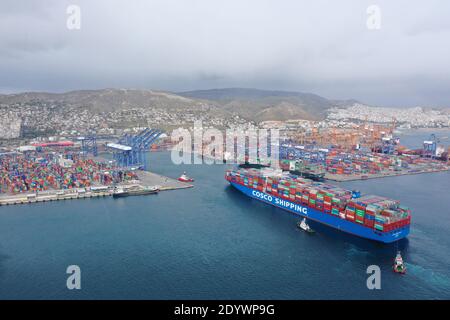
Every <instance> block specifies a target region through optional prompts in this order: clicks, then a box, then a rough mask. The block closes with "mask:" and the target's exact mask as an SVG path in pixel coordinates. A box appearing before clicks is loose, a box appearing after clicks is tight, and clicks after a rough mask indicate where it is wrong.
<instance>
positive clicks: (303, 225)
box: [297, 218, 314, 233]
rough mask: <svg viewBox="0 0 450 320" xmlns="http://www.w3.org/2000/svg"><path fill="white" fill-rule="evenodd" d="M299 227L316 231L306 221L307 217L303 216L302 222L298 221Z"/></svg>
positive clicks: (312, 231)
mask: <svg viewBox="0 0 450 320" xmlns="http://www.w3.org/2000/svg"><path fill="white" fill-rule="evenodd" d="M297 227H299V228H300V229H302V230H303V231H306V232H308V233H314V230H313V229H311V227H310V226H309V225H308V224H307V223H306V218H303V220H302V221H301V222H297Z"/></svg>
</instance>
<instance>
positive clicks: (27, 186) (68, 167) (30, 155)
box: [0, 139, 193, 205]
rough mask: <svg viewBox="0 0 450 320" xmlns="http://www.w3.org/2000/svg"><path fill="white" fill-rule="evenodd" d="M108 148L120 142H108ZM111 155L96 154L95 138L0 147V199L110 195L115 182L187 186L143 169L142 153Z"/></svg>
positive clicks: (122, 186)
mask: <svg viewBox="0 0 450 320" xmlns="http://www.w3.org/2000/svg"><path fill="white" fill-rule="evenodd" d="M83 140H84V139H83ZM110 148H119V149H120V148H122V149H123V148H125V146H123V145H114V144H113V145H110ZM91 152H92V154H91ZM125 153H128V151H126V152H125ZM136 153H138V152H136ZM112 155H113V157H114V158H118V160H114V159H113V160H111V159H107V158H103V157H101V156H99V155H98V150H97V147H96V146H95V144H91V145H89V146H86V144H85V143H82V145H81V146H80V147H77V146H76V145H75V144H74V143H73V142H71V141H62V142H52V143H39V144H35V145H32V146H21V147H18V148H16V150H3V151H2V152H1V153H0V205H10V204H25V203H35V202H45V201H55V200H65V199H83V198H91V197H104V196H111V195H113V193H114V190H115V189H117V188H120V189H125V190H128V189H144V188H148V187H157V189H158V190H159V191H166V190H175V189H183V188H191V187H193V185H192V184H189V183H185V182H180V181H178V180H176V179H172V178H169V177H165V176H161V175H158V174H156V173H152V172H149V171H145V170H143V169H144V168H143V165H140V164H139V163H138V162H137V161H138V160H142V157H143V156H142V155H138V156H136V154H134V155H133V156H135V157H138V158H139V159H137V158H136V159H129V158H127V156H126V154H125V155H124V154H123V153H121V154H120V155H119V154H115V153H114V151H112ZM130 156H131V153H130ZM124 162H127V163H126V165H124Z"/></svg>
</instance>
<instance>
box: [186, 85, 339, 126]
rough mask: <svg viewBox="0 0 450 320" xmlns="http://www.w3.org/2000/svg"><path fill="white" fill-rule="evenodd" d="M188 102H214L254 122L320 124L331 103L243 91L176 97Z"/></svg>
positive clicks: (298, 94)
mask: <svg viewBox="0 0 450 320" xmlns="http://www.w3.org/2000/svg"><path fill="white" fill-rule="evenodd" d="M178 94H179V95H181V96H184V97H188V98H197V99H204V100H209V101H214V102H216V103H218V104H219V105H221V106H222V108H223V109H224V110H226V111H229V112H233V113H237V114H239V115H241V116H243V117H246V118H248V119H251V120H255V121H264V120H287V119H306V120H321V119H324V117H325V112H326V110H327V109H329V108H331V107H333V106H334V103H333V102H331V101H330V100H327V99H325V98H323V97H321V96H318V95H315V94H312V93H303V92H291V91H272V90H258V89H245V88H227V89H211V90H198V91H188V92H180V93H178Z"/></svg>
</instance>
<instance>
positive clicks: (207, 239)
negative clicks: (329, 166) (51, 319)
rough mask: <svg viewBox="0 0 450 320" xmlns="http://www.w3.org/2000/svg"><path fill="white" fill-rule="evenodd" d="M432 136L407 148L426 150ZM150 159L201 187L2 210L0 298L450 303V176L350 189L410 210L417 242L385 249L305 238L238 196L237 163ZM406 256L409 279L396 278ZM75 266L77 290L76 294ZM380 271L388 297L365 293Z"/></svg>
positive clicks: (345, 239)
mask: <svg viewBox="0 0 450 320" xmlns="http://www.w3.org/2000/svg"><path fill="white" fill-rule="evenodd" d="M428 135H429V133H426V132H425V133H422V132H420V133H408V134H406V136H403V135H402V139H407V141H408V143H410V144H414V143H413V142H414V141H417V143H416V144H415V145H416V146H417V147H420V144H421V140H423V139H424V138H427V136H428ZM403 141H404V140H403ZM413 146H414V145H413ZM149 160H150V164H151V170H152V171H155V172H158V173H161V174H164V175H167V176H171V177H177V176H178V175H180V174H181V173H182V172H183V171H184V170H186V171H187V173H188V174H189V175H191V176H193V177H194V178H195V179H196V182H195V188H193V189H188V190H179V191H168V192H161V193H160V194H158V195H153V196H141V197H130V198H123V199H112V198H105V199H90V200H67V201H59V202H52V203H43V204H31V205H20V206H8V207H5V206H3V207H0V298H1V299H12V298H19V299H102V298H110V299H216V298H217V299H321V298H323V299H395V298H399V299H434V298H440V299H445V298H446V299H449V298H450V197H449V191H450V174H449V173H434V174H423V175H412V176H403V177H392V178H384V179H379V180H368V181H357V182H349V183H344V184H341V185H343V186H345V187H348V188H356V189H359V190H361V191H362V192H364V193H375V194H379V195H383V196H388V197H392V198H395V199H399V200H401V202H402V203H403V204H405V205H407V206H409V207H411V209H412V211H413V220H412V229H411V234H410V236H409V237H408V239H405V240H402V241H401V242H399V243H398V244H393V245H383V244H378V243H374V242H370V241H367V240H364V239H359V238H355V237H353V236H349V235H345V234H342V233H339V232H337V231H335V230H332V229H330V228H327V227H325V226H321V225H318V224H315V223H313V222H311V225H312V227H313V228H314V229H316V231H317V233H316V234H314V235H312V236H311V235H308V234H306V233H304V232H301V231H299V230H298V229H297V228H296V222H297V220H298V218H297V217H295V216H293V215H291V214H289V213H287V212H285V211H282V210H280V209H276V208H273V207H271V206H268V205H265V204H263V203H260V202H257V201H256V200H251V199H249V198H247V197H245V196H244V195H242V194H240V193H239V192H238V191H236V190H234V189H232V188H231V187H229V186H228V185H227V183H226V181H225V180H224V178H223V175H224V171H225V169H226V168H227V166H226V165H212V166H208V165H201V166H200V165H191V166H189V165H182V166H176V165H173V164H172V163H171V161H170V154H169V153H152V154H151V155H150V156H149ZM397 249H401V250H402V252H403V255H404V258H405V260H406V262H407V266H408V274H407V275H406V276H398V275H396V274H394V273H393V272H392V271H391V264H392V260H393V258H394V256H395V253H396V251H397ZM74 264H75V265H79V266H80V268H81V278H82V289H81V290H78V291H77V290H73V291H70V290H68V289H67V288H66V279H67V276H68V275H67V274H66V272H65V271H66V268H67V266H69V265H74ZM372 264H376V265H379V266H380V267H381V270H382V279H381V287H382V289H381V290H375V291H371V290H368V289H367V287H366V279H367V277H368V275H367V274H366V268H367V266H369V265H372Z"/></svg>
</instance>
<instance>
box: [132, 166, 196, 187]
mask: <svg viewBox="0 0 450 320" xmlns="http://www.w3.org/2000/svg"><path fill="white" fill-rule="evenodd" d="M137 175H138V177H139V181H140V184H142V185H143V186H161V188H160V190H175V189H185V188H192V187H193V185H192V184H189V183H185V182H181V181H178V180H175V179H172V178H169V177H166V176H162V175H159V174H157V173H153V172H149V171H142V170H139V171H138V172H137Z"/></svg>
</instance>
